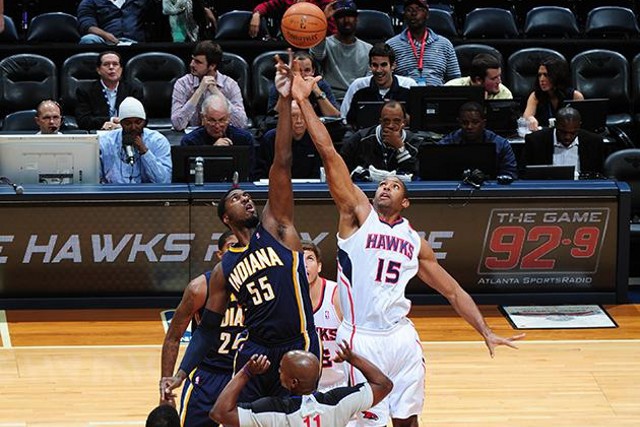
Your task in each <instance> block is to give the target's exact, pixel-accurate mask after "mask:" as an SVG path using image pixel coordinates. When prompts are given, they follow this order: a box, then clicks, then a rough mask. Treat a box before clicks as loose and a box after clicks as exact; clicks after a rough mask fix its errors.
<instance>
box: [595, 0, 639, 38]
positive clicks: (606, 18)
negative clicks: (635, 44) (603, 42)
mask: <svg viewBox="0 0 640 427" xmlns="http://www.w3.org/2000/svg"><path fill="white" fill-rule="evenodd" d="M584 34H585V36H587V37H623V38H631V37H637V36H638V35H640V28H638V21H637V19H636V15H635V14H634V13H633V11H632V10H631V9H628V8H626V7H618V6H602V7H596V8H595V9H593V10H591V11H590V12H589V14H588V15H587V22H586V24H585V28H584Z"/></svg>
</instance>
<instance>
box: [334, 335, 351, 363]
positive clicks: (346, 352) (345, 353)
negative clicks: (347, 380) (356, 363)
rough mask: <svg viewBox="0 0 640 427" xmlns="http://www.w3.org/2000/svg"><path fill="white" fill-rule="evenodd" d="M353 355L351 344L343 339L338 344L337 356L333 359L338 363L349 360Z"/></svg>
mask: <svg viewBox="0 0 640 427" xmlns="http://www.w3.org/2000/svg"><path fill="white" fill-rule="evenodd" d="M352 357H353V352H352V351H351V347H349V344H347V342H346V341H345V340H342V342H341V343H339V344H338V349H337V350H336V357H334V358H333V361H334V362H336V363H340V362H348V361H350V360H351V358H352Z"/></svg>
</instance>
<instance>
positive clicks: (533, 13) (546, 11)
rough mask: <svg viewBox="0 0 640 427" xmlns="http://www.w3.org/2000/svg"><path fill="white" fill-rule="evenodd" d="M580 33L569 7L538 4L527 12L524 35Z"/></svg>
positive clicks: (554, 35) (567, 34)
mask: <svg viewBox="0 0 640 427" xmlns="http://www.w3.org/2000/svg"><path fill="white" fill-rule="evenodd" d="M579 34H580V30H579V29H578V22H577V21H576V17H575V15H574V14H573V12H572V11H571V10H570V9H567V8H565V7H559V6H539V7H534V8H533V9H531V10H530V11H529V12H527V17H526V19H525V23H524V35H525V37H530V38H532V37H558V38H568V37H576V36H578V35H579Z"/></svg>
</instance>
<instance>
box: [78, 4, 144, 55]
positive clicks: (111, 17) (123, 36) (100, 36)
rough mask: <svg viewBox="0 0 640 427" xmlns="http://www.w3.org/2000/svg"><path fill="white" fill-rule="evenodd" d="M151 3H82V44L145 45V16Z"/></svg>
mask: <svg viewBox="0 0 640 427" xmlns="http://www.w3.org/2000/svg"><path fill="white" fill-rule="evenodd" d="M150 4H151V1H150V0H82V1H81V2H80V4H79V5H78V27H79V30H80V34H83V36H82V37H81V38H80V44H94V43H101V44H110V45H116V44H120V43H136V42H144V41H145V36H144V16H145V13H146V12H147V9H148V7H149V6H150Z"/></svg>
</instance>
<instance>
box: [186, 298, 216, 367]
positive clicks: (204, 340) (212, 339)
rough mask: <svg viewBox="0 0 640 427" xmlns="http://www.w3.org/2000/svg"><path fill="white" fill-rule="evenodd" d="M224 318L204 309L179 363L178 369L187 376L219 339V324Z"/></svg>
mask: <svg viewBox="0 0 640 427" xmlns="http://www.w3.org/2000/svg"><path fill="white" fill-rule="evenodd" d="M223 318H224V316H223V315H222V314H220V313H216V312H215V311H211V310H207V309H206V308H205V309H204V312H203V313H202V320H200V324H199V325H198V328H197V329H196V330H195V332H194V333H193V336H192V337H191V341H190V342H189V346H188V347H187V351H186V352H185V354H184V357H183V358H182V362H181V363H180V369H181V370H183V371H184V372H185V373H186V374H187V375H189V373H190V372H191V371H193V370H194V369H195V367H196V366H198V364H199V363H200V362H201V361H202V359H204V357H205V356H206V355H207V352H208V351H209V349H210V348H212V347H214V346H215V345H216V344H217V343H218V341H219V339H220V324H221V323H222V320H223Z"/></svg>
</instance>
